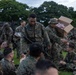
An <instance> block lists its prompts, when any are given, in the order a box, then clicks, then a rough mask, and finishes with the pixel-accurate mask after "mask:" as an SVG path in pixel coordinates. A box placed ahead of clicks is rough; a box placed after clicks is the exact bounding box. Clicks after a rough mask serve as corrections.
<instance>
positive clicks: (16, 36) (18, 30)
mask: <svg viewBox="0 0 76 75" xmlns="http://www.w3.org/2000/svg"><path fill="white" fill-rule="evenodd" d="M20 24H21V25H20V26H18V27H17V28H16V30H15V34H14V43H15V46H16V50H17V58H19V57H20V53H21V50H23V48H22V47H24V46H25V44H23V46H22V44H20V40H21V33H22V32H23V31H24V27H25V25H26V22H25V21H24V20H22V21H21V22H20Z"/></svg>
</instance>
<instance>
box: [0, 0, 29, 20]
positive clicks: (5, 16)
mask: <svg viewBox="0 0 76 75" xmlns="http://www.w3.org/2000/svg"><path fill="white" fill-rule="evenodd" d="M27 9H29V7H28V6H27V5H26V4H22V3H19V2H17V1H16V0H1V1H0V20H1V21H12V20H13V21H17V20H19V18H22V19H25V20H26V19H27V17H28V15H29V10H27Z"/></svg>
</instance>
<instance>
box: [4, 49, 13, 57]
mask: <svg viewBox="0 0 76 75" xmlns="http://www.w3.org/2000/svg"><path fill="white" fill-rule="evenodd" d="M3 54H4V57H5V58H10V59H13V57H14V51H13V50H12V49H11V48H5V49H4V51H3Z"/></svg>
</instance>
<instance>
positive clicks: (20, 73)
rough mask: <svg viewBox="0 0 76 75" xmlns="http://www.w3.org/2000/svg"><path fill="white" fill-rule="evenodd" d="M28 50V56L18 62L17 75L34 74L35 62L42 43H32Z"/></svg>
mask: <svg viewBox="0 0 76 75" xmlns="http://www.w3.org/2000/svg"><path fill="white" fill-rule="evenodd" d="M29 50H30V52H29V56H28V57H27V58H26V59H24V60H23V61H22V62H21V63H20V65H19V67H18V70H17V75H34V72H35V64H36V62H37V61H38V60H39V59H40V57H41V53H42V45H40V44H38V43H33V44H31V45H30V48H29Z"/></svg>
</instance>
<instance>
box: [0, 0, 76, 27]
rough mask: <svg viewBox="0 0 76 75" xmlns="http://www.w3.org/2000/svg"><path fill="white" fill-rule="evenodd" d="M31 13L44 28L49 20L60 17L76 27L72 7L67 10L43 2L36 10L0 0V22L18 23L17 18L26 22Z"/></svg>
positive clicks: (15, 2)
mask: <svg viewBox="0 0 76 75" xmlns="http://www.w3.org/2000/svg"><path fill="white" fill-rule="evenodd" d="M27 9H28V10H27ZM33 12H34V13H36V15H38V16H37V18H38V19H37V20H38V21H39V22H41V23H43V24H44V25H45V26H47V25H48V21H49V20H50V18H54V17H56V18H59V17H60V16H61V15H63V16H66V17H68V18H71V19H73V22H72V25H73V26H76V11H74V8H73V7H69V8H67V7H66V6H64V5H59V4H57V3H56V2H54V1H45V2H44V3H43V4H42V5H41V6H39V7H38V8H32V7H29V6H28V5H26V4H23V3H19V2H17V1H16V0H0V21H18V20H19V18H22V19H24V20H27V17H28V15H29V14H30V13H33Z"/></svg>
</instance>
